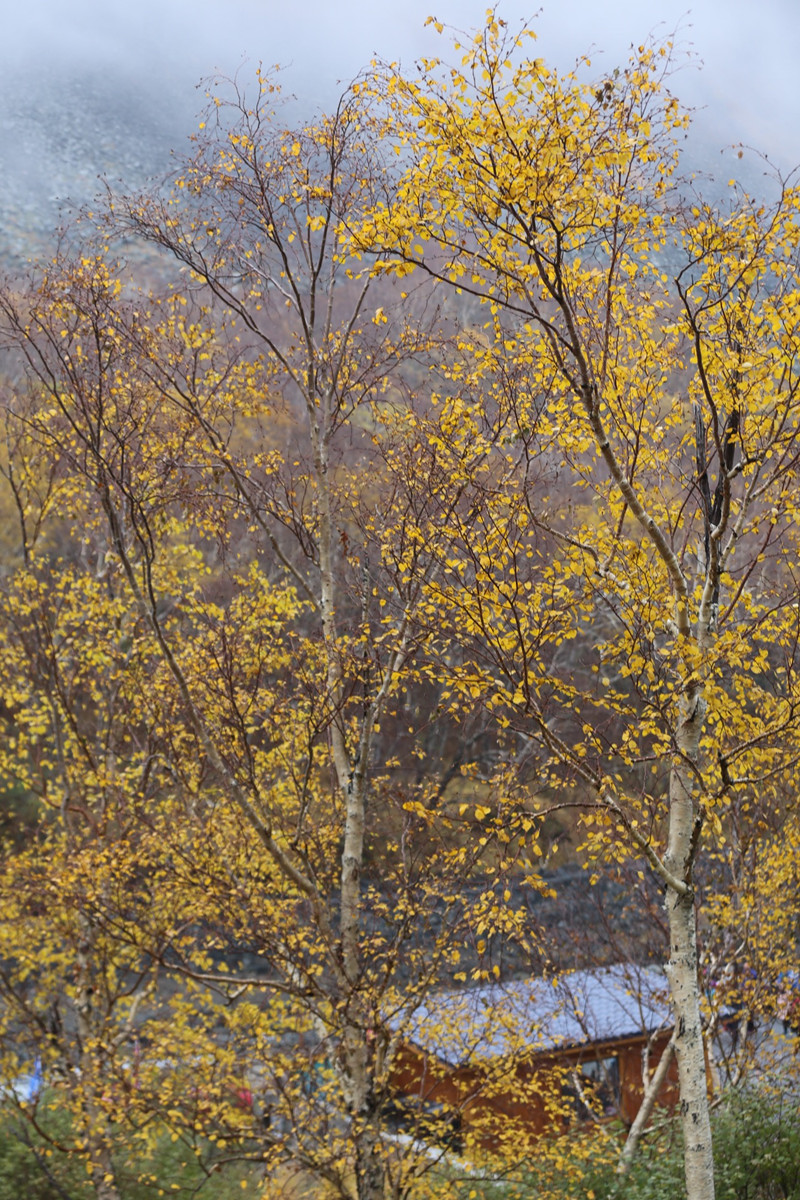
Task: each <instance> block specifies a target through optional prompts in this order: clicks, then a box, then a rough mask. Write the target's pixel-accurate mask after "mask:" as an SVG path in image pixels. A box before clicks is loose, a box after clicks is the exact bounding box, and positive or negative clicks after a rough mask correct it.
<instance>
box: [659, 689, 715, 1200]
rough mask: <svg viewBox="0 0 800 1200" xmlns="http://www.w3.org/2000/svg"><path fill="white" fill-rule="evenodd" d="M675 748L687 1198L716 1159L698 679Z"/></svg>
mask: <svg viewBox="0 0 800 1200" xmlns="http://www.w3.org/2000/svg"><path fill="white" fill-rule="evenodd" d="M682 709H683V711H682V713H681V718H680V721H679V725H678V730H677V736H676V741H677V751H678V753H677V754H676V756H675V760H674V762H673V766H672V772H671V776H670V822H669V848H668V851H667V855H666V864H667V866H668V867H669V869H670V871H671V872H672V873H673V875H675V876H676V878H677V879H680V880H683V881H684V882H685V883H686V885H687V886H686V891H685V892H683V893H681V892H678V891H676V890H675V889H674V888H671V887H668V888H667V896H666V910H667V916H668V919H669V940H670V958H669V964H668V966H667V975H668V977H669V983H670V992H671V996H672V1010H673V1014H674V1017H675V1034H674V1040H675V1053H676V1055H677V1059H678V1082H679V1087H680V1098H681V1124H682V1127H683V1138H684V1165H685V1171H686V1194H687V1197H688V1200H714V1158H713V1154H712V1146H711V1122H710V1119H709V1109H708V1082H707V1078H706V1058H705V1048H704V1044H703V1029H702V1023H701V1019H700V987H699V983H698V962H697V927H696V917H695V908H694V889H693V887H692V866H693V861H694V854H695V843H696V837H695V817H696V813H695V805H694V801H693V797H692V784H693V779H692V775H691V772H690V769H689V765H688V764H689V763H690V762H691V761H693V760H694V759H695V758H696V757H697V751H698V747H699V743H700V732H701V729H702V725H703V716H704V713H705V704H704V701H703V698H702V695H701V692H700V688H699V684H694V683H693V684H690V685H689V687H688V688H687V693H686V695H685V697H684V700H683V702H682Z"/></svg>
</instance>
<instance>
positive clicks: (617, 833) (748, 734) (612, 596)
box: [356, 15, 800, 1200]
mask: <svg viewBox="0 0 800 1200" xmlns="http://www.w3.org/2000/svg"><path fill="white" fill-rule="evenodd" d="M533 38H534V34H533V33H532V32H531V31H530V30H523V31H522V33H521V34H520V35H518V36H516V35H513V34H512V33H510V32H509V31H508V29H507V27H506V25H505V22H503V21H501V20H500V19H499V18H498V17H497V16H496V15H490V17H489V20H488V23H487V25H486V28H485V29H484V30H483V31H481V32H480V33H479V34H477V35H476V36H475V38H474V39H472V40H468V41H467V42H466V44H463V45H460V44H459V43H458V42H455V43H454V44H453V47H452V51H453V52H454V53H456V55H457V58H458V64H457V65H455V66H448V65H447V64H446V63H445V62H439V61H426V62H423V63H422V64H420V67H419V69H418V72H417V74H416V75H414V76H412V77H406V76H403V75H402V74H401V73H400V72H399V71H395V70H392V69H388V70H386V71H385V72H384V73H383V74H382V75H381V76H380V77H379V79H378V80H377V82H373V83H370V82H369V81H365V82H364V84H363V86H364V88H366V89H369V88H370V87H372V88H373V89H374V94H375V95H376V102H377V99H378V98H382V99H383V100H384V101H385V105H386V108H385V111H386V114H387V116H386V119H387V127H388V128H389V129H390V130H391V131H392V134H393V136H394V137H395V139H396V145H397V149H398V153H399V155H400V157H401V159H402V161H403V162H404V163H405V164H408V165H407V166H406V169H405V173H404V175H403V179H402V183H401V186H400V195H401V197H402V198H403V203H402V204H398V205H395V206H394V208H393V209H392V210H391V211H390V210H389V209H388V208H387V209H384V210H382V211H378V212H376V213H375V214H374V215H373V217H372V218H371V220H370V221H369V222H367V223H366V224H365V226H364V227H363V228H362V230H361V236H362V237H363V238H364V240H365V245H368V244H373V245H374V243H375V241H376V240H377V241H378V242H379V243H380V244H381V246H382V249H378V250H376V254H377V255H378V256H379V261H380V262H381V264H382V266H383V268H384V269H385V270H386V271H388V272H392V273H394V274H396V275H399V276H401V277H406V276H410V277H412V278H413V277H416V275H417V274H419V273H424V274H426V275H427V276H429V277H432V278H434V279H437V280H439V281H441V282H444V283H446V284H447V285H449V286H451V287H453V288H454V289H456V290H457V291H458V292H459V293H460V294H466V295H471V296H474V297H476V298H477V299H478V300H480V301H481V302H482V303H483V305H484V309H483V311H484V313H485V320H486V324H485V325H484V334H483V339H484V340H488V341H489V342H490V344H491V350H490V351H486V350H485V349H483V350H482V349H481V343H480V341H478V340H476V338H475V336H474V332H472V333H471V331H469V330H465V331H464V335H463V338H464V342H465V344H467V343H470V342H471V344H472V345H473V346H474V347H475V352H476V354H481V355H482V356H483V357H484V358H486V357H487V355H488V356H490V357H491V358H492V359H493V362H494V363H495V364H497V363H513V364H515V365H516V366H520V365H522V366H523V368H524V370H525V371H526V373H527V387H528V394H527V397H520V399H519V402H518V409H517V412H518V417H519V419H518V424H517V435H516V440H514V439H510V444H509V454H510V457H511V458H513V459H514V460H515V462H516V464H517V467H518V476H517V479H518V491H517V493H516V495H512V496H511V497H510V498H508V499H507V501H506V503H505V505H504V506H503V508H502V511H500V510H496V521H495V524H494V529H495V545H496V551H495V553H494V556H493V561H492V562H489V561H487V562H485V563H482V564H481V568H482V573H481V589H480V594H478V592H477V589H475V590H473V592H472V593H471V594H470V596H469V598H468V599H467V601H466V602H464V603H462V604H460V605H459V610H458V619H457V622H455V621H454V623H453V630H454V634H455V632H456V629H457V628H459V629H461V631H462V634H463V631H465V630H467V629H470V628H471V631H472V633H473V634H474V636H475V639H476V642H478V641H480V643H481V647H482V649H481V652H480V659H479V660H477V662H478V664H481V665H480V666H477V665H476V670H477V669H482V670H483V674H484V696H485V702H486V704H487V707H489V708H490V709H492V710H494V711H495V712H496V713H497V715H498V717H499V719H500V720H501V721H503V722H507V723H510V724H511V725H512V726H513V727H515V728H516V729H518V730H519V731H520V733H521V734H524V735H526V736H529V737H531V738H533V739H535V740H536V742H537V743H538V745H539V747H540V752H541V757H540V768H541V771H542V773H543V776H544V777H549V779H550V782H551V786H552V788H553V790H554V791H555V790H556V789H559V790H560V794H561V798H562V802H563V801H564V799H565V798H566V797H565V788H567V787H568V786H569V785H570V784H572V785H574V786H575V787H576V789H577V794H576V795H575V797H574V798H575V801H576V802H577V803H579V804H581V805H584V806H585V810H586V811H585V818H584V819H585V824H586V829H587V839H586V844H587V848H588V850H589V852H590V853H591V854H592V855H593V856H594V857H595V858H596V859H597V860H600V861H602V860H604V859H605V860H606V861H608V860H609V859H610V860H611V861H612V862H613V861H614V860H615V859H616V858H618V857H619V856H626V855H630V854H634V855H638V856H640V857H641V860H642V864H643V866H644V865H646V866H647V867H648V868H649V869H650V870H652V871H654V872H655V873H656V875H657V876H658V878H659V879H660V881H661V883H662V884H663V886H664V889H665V904H666V909H667V914H668V918H669V941H670V946H669V962H668V966H667V972H668V975H669V980H670V987H671V993H672V1004H673V1009H674V1014H675V1025H676V1032H675V1050H676V1053H677V1060H678V1071H679V1077H680V1094H681V1116H682V1124H683V1131H684V1141H685V1148H686V1150H685V1164H686V1183H687V1192H688V1195H689V1197H690V1200H710V1198H711V1197H712V1196H713V1194H714V1180H713V1162H712V1155H711V1136H710V1126H709V1120H708V1101H707V1080H706V1067H705V1061H704V1047H703V1018H702V1012H701V995H700V986H699V982H698V950H697V940H696V939H697V930H696V917H695V914H696V907H697V903H698V896H697V890H696V886H695V866H696V863H697V860H698V855H700V854H702V853H704V852H705V851H706V850H707V849H709V848H713V847H714V846H715V845H717V846H718V845H720V844H721V843H723V842H724V841H725V839H726V838H727V837H729V836H730V824H729V821H728V819H727V814H728V812H729V809H730V806H731V805H732V803H734V798H737V802H740V801H743V802H744V803H745V804H748V803H752V799H753V797H754V795H755V794H757V793H758V791H759V789H760V788H761V787H762V786H763V784H764V781H765V780H768V779H770V778H772V777H773V776H774V775H775V774H776V773H781V772H788V773H789V774H790V775H791V774H792V772H793V771H794V769H795V763H796V748H797V732H798V729H797V716H796V713H797V708H796V668H797V662H796V634H797V628H798V625H797V609H796V600H795V584H794V569H793V561H794V556H795V553H796V525H795V520H796V502H795V498H794V494H793V492H794V483H793V479H794V472H795V471H796V466H797V455H798V450H800V442H799V441H798V432H799V429H798V390H797V389H798V356H797V355H798V324H797V317H798V311H799V309H798V304H799V303H800V292H799V291H798V280H797V208H798V194H797V190H796V188H795V187H793V186H791V185H790V184H789V183H787V182H785V181H782V180H780V179H778V180H776V182H775V194H776V195H777V199H776V200H774V201H773V202H772V203H770V204H766V203H765V204H760V203H759V202H757V201H756V200H753V199H752V198H750V197H749V196H747V195H746V194H745V193H743V192H742V191H741V189H740V188H739V187H738V186H737V185H736V184H735V181H734V180H731V185H730V197H731V198H730V201H729V202H727V203H726V202H724V201H722V202H719V203H710V202H703V201H701V200H694V199H688V200H686V201H682V200H681V198H680V194H679V190H678V185H677V183H676V178H677V177H676V170H677V167H678V161H679V160H678V149H677V147H678V139H679V138H680V136H681V135H682V131H683V129H684V127H685V123H686V118H685V117H684V115H683V114H682V112H681V110H680V108H679V106H678V104H677V102H676V100H675V99H674V98H673V97H672V95H671V94H670V93H669V91H668V89H667V86H666V85H667V79H668V74H669V68H670V63H671V49H670V46H669V45H668V44H660V45H659V44H645V45H642V46H640V47H639V48H638V50H636V51H635V52H634V53H633V55H632V58H631V61H630V63H629V64H628V66H627V67H626V68H624V69H622V70H619V71H614V72H613V73H611V74H608V75H607V76H600V77H599V78H597V77H595V78H592V75H591V73H590V63H589V61H588V59H585V60H582V61H581V62H579V64H578V66H577V68H576V70H575V71H574V72H572V73H567V74H559V73H558V72H556V71H554V70H552V69H551V68H549V67H548V66H547V65H546V63H545V61H544V60H543V59H542V58H541V57H538V56H536V57H534V54H535V51H534V49H533V44H532V42H533ZM356 237H358V233H357V234H356ZM542 463H547V464H548V465H549V469H550V470H551V472H552V474H553V475H554V476H555V475H557V476H560V478H561V481H562V485H563V481H564V479H565V478H566V479H567V480H568V481H569V486H570V487H571V488H572V489H573V493H572V498H571V501H570V503H569V504H564V503H563V500H562V502H561V503H560V504H559V498H558V495H557V493H556V492H555V489H554V491H553V493H551V495H550V496H549V497H548V496H547V495H542V494H541V492H537V493H536V494H533V493H531V495H530V502H529V503H528V504H527V505H525V504H524V503H522V504H520V502H519V497H520V496H523V497H524V496H525V494H526V489H528V488H529V486H530V479H531V477H532V472H533V470H534V468H536V467H537V464H539V465H541V464H542ZM562 495H563V493H562ZM533 530H539V531H541V530H547V532H548V534H549V536H550V537H551V538H552V539H553V540H554V542H555V544H556V545H557V546H558V549H557V551H556V553H555V554H554V557H553V561H552V562H551V563H550V564H549V565H548V566H547V568H546V569H545V571H544V579H543V580H542V579H540V580H539V581H537V580H536V579H535V578H533V577H532V576H531V572H530V568H529V566H527V565H526V564H527V563H528V562H529V560H530V556H531V552H532V551H534V552H535V544H534V538H533V535H532V532H531V531H533ZM461 536H462V538H463V537H466V536H467V533H466V531H465V530H462V531H461ZM461 595H462V596H463V592H462V593H461ZM553 610H555V612H553ZM543 613H548V614H549V615H550V616H551V633H550V634H549V636H548V637H547V638H546V639H545V640H544V641H543V640H542V639H541V637H539V638H538V640H537V641H533V640H531V639H530V634H529V631H530V630H531V629H532V628H533V626H534V625H535V624H536V617H539V618H540V619H541V614H543ZM590 626H594V628H595V631H596V633H595V638H594V639H593V640H594V647H593V649H592V650H591V651H590V653H592V654H593V656H594V661H593V664H592V670H593V671H594V673H595V676H594V682H593V683H590V684H588V685H587V684H586V682H585V676H582V673H581V670H580V668H579V670H578V672H577V673H576V672H575V671H574V670H568V671H564V665H563V658H562V659H561V662H559V655H558V648H559V646H560V645H562V644H563V643H564V641H565V639H566V640H567V641H569V640H570V639H576V642H577V641H581V640H582V644H583V645H584V647H585V646H586V644H587V640H588V639H587V636H586V635H587V629H588V628H589V627H590ZM548 643H549V644H548ZM487 645H488V646H489V647H490V648H491V650H490V652H487V649H486V647H487ZM574 661H575V660H573V662H574ZM792 778H794V776H793V775H792ZM748 797H749V801H748Z"/></svg>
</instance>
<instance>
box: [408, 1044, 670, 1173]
mask: <svg viewBox="0 0 800 1200" xmlns="http://www.w3.org/2000/svg"><path fill="white" fill-rule="evenodd" d="M669 1036H670V1035H669V1033H668V1032H667V1033H664V1034H663V1035H661V1036H660V1037H659V1038H657V1039H656V1041H655V1043H654V1045H653V1046H652V1047H651V1051H650V1059H649V1068H650V1071H651V1072H652V1071H653V1069H654V1068H655V1066H656V1065H657V1063H658V1062H659V1060H660V1058H661V1055H662V1053H663V1051H664V1049H665V1048H666V1045H667V1043H668V1041H669ZM645 1044H646V1039H645V1038H644V1037H640V1038H631V1039H626V1040H622V1041H618V1042H606V1043H596V1044H594V1045H591V1046H583V1047H577V1048H572V1049H569V1050H565V1051H561V1052H560V1053H558V1054H554V1053H546V1054H545V1053H542V1054H536V1055H533V1056H532V1057H531V1058H529V1059H528V1060H527V1061H525V1062H518V1061H517V1062H511V1061H508V1060H496V1061H490V1062H488V1063H486V1064H481V1066H479V1067H478V1066H476V1067H453V1066H450V1065H448V1064H446V1063H443V1062H441V1061H440V1060H439V1059H437V1058H435V1057H433V1056H431V1055H426V1054H424V1053H423V1052H422V1051H420V1050H418V1049H417V1048H416V1047H414V1046H410V1045H404V1046H402V1047H401V1048H400V1050H399V1052H398V1054H397V1056H396V1058H395V1062H394V1064H393V1068H392V1072H391V1076H390V1086H391V1088H392V1090H393V1092H394V1093H395V1094H396V1095H397V1096H398V1097H403V1098H405V1099H406V1104H407V1110H408V1112H409V1114H412V1113H414V1112H418V1113H420V1114H422V1115H421V1117H420V1121H421V1127H420V1131H419V1132H420V1133H422V1134H423V1135H427V1136H430V1137H432V1138H435V1137H436V1128H437V1122H438V1123H439V1124H440V1125H441V1128H442V1129H443V1130H444V1129H445V1127H446V1126H447V1125H448V1122H449V1123H450V1124H451V1125H452V1124H453V1123H455V1122H456V1121H457V1122H458V1123H459V1124H460V1128H461V1132H462V1135H463V1137H464V1139H465V1140H466V1141H469V1140H473V1141H474V1142H476V1143H477V1144H479V1145H481V1146H483V1147H485V1148H486V1149H495V1150H497V1149H500V1148H501V1147H505V1148H506V1149H513V1147H514V1145H515V1144H516V1143H517V1142H518V1141H519V1139H523V1140H525V1141H527V1140H528V1139H529V1138H531V1137H538V1136H542V1135H544V1134H547V1133H555V1132H558V1131H560V1130H563V1129H564V1128H565V1127H566V1126H567V1125H568V1123H569V1122H568V1119H567V1117H566V1116H565V1112H564V1099H563V1088H564V1086H565V1085H568V1084H569V1073H570V1072H571V1071H572V1070H578V1071H580V1068H581V1066H582V1065H583V1064H585V1063H587V1062H593V1061H597V1060H599V1059H609V1058H614V1057H615V1058H616V1059H617V1061H618V1065H619V1096H618V1112H619V1116H620V1117H621V1118H622V1120H623V1121H624V1122H625V1123H626V1124H630V1123H631V1122H632V1121H633V1119H634V1118H635V1116H636V1113H637V1112H638V1110H639V1105H640V1103H641V1100H642V1095H643V1087H642V1051H643V1048H644V1046H645ZM677 1096H678V1093H677V1074H676V1070H675V1063H674V1061H673V1063H672V1065H671V1067H670V1071H669V1073H668V1076H667V1080H666V1082H665V1084H664V1087H663V1088H662V1090H661V1094H660V1096H659V1100H658V1103H659V1104H661V1105H672V1104H674V1103H675V1102H676V1100H677ZM426 1114H427V1115H426ZM607 1115H608V1114H607ZM574 1119H576V1120H579V1117H577V1116H576V1117H575V1118H574ZM426 1122H427V1127H426Z"/></svg>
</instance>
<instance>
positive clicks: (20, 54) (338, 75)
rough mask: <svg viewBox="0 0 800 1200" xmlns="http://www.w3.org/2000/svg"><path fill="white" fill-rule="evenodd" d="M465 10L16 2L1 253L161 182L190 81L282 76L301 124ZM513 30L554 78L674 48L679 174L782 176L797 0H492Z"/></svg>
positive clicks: (263, 2)
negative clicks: (639, 47)
mask: <svg viewBox="0 0 800 1200" xmlns="http://www.w3.org/2000/svg"><path fill="white" fill-rule="evenodd" d="M484 10H485V3H483V2H482V0H444V2H441V3H440V2H437V0H401V3H399V4H396V5H395V6H394V7H392V8H391V9H390V8H384V9H381V8H380V7H379V5H377V4H376V3H374V2H372V3H366V0H339V3H337V4H333V3H331V2H327V3H326V2H323V0H313V2H311V3H305V4H300V3H297V4H294V5H291V4H287V3H285V2H283V3H276V2H275V0H161V2H160V3H159V2H158V0H137V3H136V4H135V5H134V4H131V3H130V2H128V0H71V2H70V3H69V4H68V5H67V4H65V3H63V0H30V2H29V3H28V5H27V6H26V7H23V6H18V7H17V8H16V10H15V12H14V13H13V14H12V13H6V14H5V15H4V37H3V43H2V45H1V46H0V102H1V103H2V109H1V110H0V251H2V252H4V253H6V254H8V253H9V251H10V252H12V253H13V255H14V257H17V258H18V257H20V256H21V257H25V256H26V255H27V254H29V253H34V252H35V249H36V244H37V242H38V239H40V238H41V237H43V236H44V235H45V234H46V232H47V230H48V229H49V228H51V226H52V225H53V223H54V221H55V220H56V217H57V212H58V209H59V206H60V205H62V204H63V203H64V202H65V201H72V202H73V203H78V204H79V203H84V202H86V201H88V200H89V199H90V198H91V197H92V195H93V194H94V193H95V192H96V190H97V187H98V176H99V175H106V176H108V177H109V178H110V179H112V180H115V181H116V180H118V181H120V184H121V186H123V187H124V186H136V185H137V184H138V183H140V182H141V181H142V180H143V179H144V178H146V177H150V176H153V177H159V176H163V175H164V174H165V173H166V172H167V171H168V169H169V163H170V149H176V150H177V151H178V152H182V150H183V147H184V145H185V139H186V137H187V135H188V134H189V133H190V132H191V130H192V129H193V128H195V126H196V122H197V119H198V114H199V112H200V110H201V108H202V106H203V102H204V94H205V91H204V88H203V87H202V86H200V87H199V88H198V86H197V85H198V83H199V82H200V81H201V80H203V79H205V80H208V79H209V77H211V76H213V75H215V74H216V73H221V74H223V75H232V74H234V73H236V72H237V71H239V72H240V77H241V78H242V79H243V80H245V81H246V80H247V79H248V76H252V73H253V71H254V70H255V67H256V65H257V64H258V63H259V62H263V63H264V64H265V65H270V64H275V63H281V64H283V65H284V66H285V67H286V71H285V74H284V80H285V85H286V87H287V88H288V89H289V91H291V92H293V93H294V94H295V95H296V96H297V103H298V106H299V107H300V108H301V109H302V110H303V111H311V110H313V109H318V108H321V107H325V105H327V104H330V103H331V102H332V101H333V100H334V99H335V98H336V96H337V94H338V92H339V91H340V90H341V88H342V87H343V86H345V85H346V84H347V82H349V80H350V79H352V77H353V76H354V75H356V74H357V73H358V72H359V70H361V69H362V68H363V67H364V66H365V65H367V64H368V62H369V61H370V59H371V58H372V57H373V56H378V57H380V58H383V59H390V60H397V59H400V60H402V61H403V62H404V63H405V64H406V65H410V64H411V63H412V62H413V60H414V59H415V58H416V57H418V56H419V55H421V54H426V55H431V54H440V55H442V56H444V57H447V55H448V50H449V46H448V42H447V39H446V38H441V37H438V36H437V35H436V33H435V31H434V30H433V29H432V28H431V27H427V28H426V27H425V25H424V22H425V18H426V16H427V15H428V14H429V13H430V12H434V13H435V14H436V16H437V18H438V19H439V20H441V21H444V22H445V24H450V25H454V26H455V27H457V28H460V29H469V28H474V27H475V26H476V25H479V24H481V23H482V20H483V14H484ZM498 12H499V15H500V16H502V17H503V18H504V19H505V20H507V21H508V22H509V23H510V24H511V25H512V26H513V25H514V24H516V23H518V22H519V21H521V20H522V19H523V18H531V17H534V18H535V19H534V21H533V24H534V28H535V29H536V30H537V34H538V36H539V45H538V47H537V53H539V54H541V55H542V56H543V57H545V58H546V59H547V60H548V61H550V62H553V63H555V64H556V65H558V66H561V67H567V66H570V65H571V64H572V63H573V62H574V60H575V59H576V58H577V57H578V56H579V55H581V54H583V53H585V52H587V51H588V52H590V53H591V56H592V60H593V65H594V66H596V67H597V69H598V71H601V70H604V69H608V70H611V69H612V68H613V67H614V66H615V65H616V64H617V63H619V62H621V61H623V60H624V59H625V58H626V56H627V52H628V49H629V47H630V45H631V43H634V44H636V43H639V42H641V41H642V40H644V39H645V38H646V37H647V36H648V35H649V34H654V35H656V36H667V35H673V34H674V38H675V43H676V46H677V47H678V58H679V60H680V61H681V62H682V63H683V66H682V68H681V70H680V71H679V72H678V73H677V75H676V76H675V78H674V79H673V82H672V87H673V90H674V91H675V92H676V93H677V94H678V95H679V96H680V97H681V98H682V99H683V100H684V102H686V103H688V104H689V105H691V106H693V107H694V108H695V109H696V115H695V121H694V131H693V134H692V143H691V145H692V147H693V156H694V160H695V161H700V160H701V159H702V161H703V164H704V166H707V167H708V168H709V169H710V170H712V171H713V170H714V169H715V168H717V167H718V166H719V170H720V174H721V175H723V176H725V177H727V176H728V175H729V174H730V173H731V171H732V170H733V171H734V172H741V173H743V174H746V175H747V181H748V183H750V184H751V186H752V180H753V178H755V177H756V176H757V174H758V172H759V171H760V170H761V169H762V168H761V164H760V163H759V161H758V160H755V159H754V158H752V157H748V156H745V158H744V159H743V160H742V161H741V162H740V161H739V160H738V159H737V158H736V157H735V155H734V154H730V153H729V154H727V156H725V157H724V158H723V159H720V158H719V152H720V150H724V149H725V148H726V147H730V146H731V144H734V143H739V142H744V143H746V144H747V145H750V146H753V147H756V148H758V149H759V150H761V151H763V152H765V153H766V154H768V155H769V156H770V158H771V159H772V161H773V162H775V163H776V164H778V165H779V166H780V167H781V168H783V169H788V168H789V167H791V166H793V165H794V164H795V163H796V162H800V87H798V83H797V70H796V64H795V62H794V59H795V58H796V53H797V47H798V46H800V5H797V3H796V0H763V2H761V3H759V4H758V5H754V4H753V3H752V2H751V0H724V2H723V0H704V2H701V3H698V4H696V5H695V7H694V9H693V10H691V11H687V10H686V8H685V7H684V6H683V5H682V4H680V3H674V2H673V0H662V2H660V3H656V2H653V0H643V2H640V3H633V2H631V0H606V2H605V3H598V2H597V0H593V2H590V0H561V3H559V4H557V5H556V4H554V3H548V4H546V5H545V7H544V8H543V10H542V11H541V13H540V14H539V15H538V16H536V15H535V13H533V12H532V10H531V9H529V8H528V7H527V6H525V5H523V4H521V3H519V0H503V2H502V3H501V4H499V6H498Z"/></svg>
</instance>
